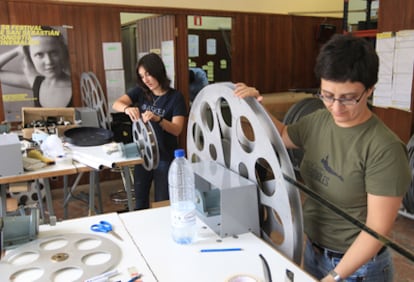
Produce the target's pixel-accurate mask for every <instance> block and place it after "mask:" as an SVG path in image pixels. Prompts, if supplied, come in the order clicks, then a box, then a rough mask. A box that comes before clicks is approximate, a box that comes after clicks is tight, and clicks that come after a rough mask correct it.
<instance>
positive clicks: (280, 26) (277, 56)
mask: <svg viewBox="0 0 414 282" xmlns="http://www.w3.org/2000/svg"><path fill="white" fill-rule="evenodd" d="M232 37H233V40H232V42H233V44H232V46H233V56H232V78H233V81H235V82H238V81H242V82H245V83H247V84H249V85H252V86H255V87H257V88H258V89H259V90H260V91H261V92H262V93H266V92H275V91H282V90H285V89H288V88H289V85H290V72H291V64H290V60H291V54H292V53H291V52H292V48H291V22H290V20H289V16H285V15H266V14H248V15H245V14H240V15H237V16H235V20H234V28H233V29H232Z"/></svg>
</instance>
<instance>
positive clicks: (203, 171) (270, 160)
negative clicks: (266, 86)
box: [187, 83, 303, 264]
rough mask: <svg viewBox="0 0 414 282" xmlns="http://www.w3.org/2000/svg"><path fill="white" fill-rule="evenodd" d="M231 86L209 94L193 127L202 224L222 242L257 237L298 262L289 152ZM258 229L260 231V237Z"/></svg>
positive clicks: (200, 99) (201, 99)
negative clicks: (242, 236)
mask: <svg viewBox="0 0 414 282" xmlns="http://www.w3.org/2000/svg"><path fill="white" fill-rule="evenodd" d="M233 92H234V85H233V84H232V83H216V84H211V85H208V86H206V87H205V88H203V90H201V91H200V93H199V94H198V95H197V97H196V99H195V100H194V102H193V104H192V106H191V111H190V115H189V119H188V127H187V157H188V158H189V160H190V161H191V162H192V163H193V169H194V173H195V180H196V183H195V186H196V188H197V192H196V194H197V203H196V206H197V211H198V215H199V217H200V219H201V220H202V221H203V222H205V223H206V224H207V225H209V227H211V228H212V229H213V230H214V231H215V232H216V233H217V234H218V235H220V236H233V235H237V234H241V233H245V232H253V233H255V234H256V235H258V236H259V237H262V238H263V239H264V240H266V241H267V242H268V243H269V244H270V245H272V246H273V247H275V248H276V249H278V250H279V251H281V252H282V253H283V254H285V255H286V256H287V257H289V258H290V259H291V260H293V261H295V262H296V263H298V264H300V262H301V257H302V245H303V222H302V206H301V199H300V194H299V191H298V189H297V188H296V187H294V186H293V184H291V183H289V182H287V181H285V180H284V175H288V176H290V177H291V178H293V179H294V178H295V173H294V169H293V167H292V164H291V161H290V159H289V155H288V152H287V150H286V148H285V146H284V144H283V142H282V139H281V138H280V135H279V133H278V131H277V130H276V128H275V126H274V124H273V122H272V120H271V118H270V117H269V116H268V114H267V112H266V110H265V109H264V108H263V107H262V105H261V104H260V103H259V102H257V101H256V100H255V99H254V98H253V97H248V98H245V99H241V98H238V97H236V96H235V95H234V93H233ZM257 230H258V231H257Z"/></svg>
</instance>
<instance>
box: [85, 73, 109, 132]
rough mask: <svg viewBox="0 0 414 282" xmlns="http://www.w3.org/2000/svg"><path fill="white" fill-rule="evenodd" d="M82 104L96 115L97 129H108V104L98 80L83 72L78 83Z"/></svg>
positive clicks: (92, 74)
mask: <svg viewBox="0 0 414 282" xmlns="http://www.w3.org/2000/svg"><path fill="white" fill-rule="evenodd" d="M80 88H81V96H82V104H83V105H84V106H85V107H87V108H90V109H94V110H96V111H97V113H98V123H99V127H101V128H105V129H110V115H109V111H108V104H107V102H106V99H105V95H104V92H103V90H102V87H101V84H100V83H99V80H98V78H97V77H96V76H95V74H94V73H93V72H84V73H82V75H81V81H80Z"/></svg>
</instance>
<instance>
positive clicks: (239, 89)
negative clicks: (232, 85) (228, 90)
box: [234, 82, 263, 102]
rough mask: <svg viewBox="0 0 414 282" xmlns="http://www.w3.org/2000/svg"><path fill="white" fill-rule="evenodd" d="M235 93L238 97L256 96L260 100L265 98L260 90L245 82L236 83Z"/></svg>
mask: <svg viewBox="0 0 414 282" xmlns="http://www.w3.org/2000/svg"><path fill="white" fill-rule="evenodd" d="M234 94H235V95H236V96H237V97H240V98H245V97H255V98H256V100H257V101H258V102H261V101H262V100H263V96H262V95H260V93H259V91H258V90H257V89H256V88H254V87H249V86H247V85H246V84H244V83H241V82H239V83H236V89H234Z"/></svg>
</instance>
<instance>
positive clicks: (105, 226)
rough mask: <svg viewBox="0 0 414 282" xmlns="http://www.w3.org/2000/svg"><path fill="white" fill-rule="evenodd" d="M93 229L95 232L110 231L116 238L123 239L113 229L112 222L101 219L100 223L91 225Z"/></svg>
mask: <svg viewBox="0 0 414 282" xmlns="http://www.w3.org/2000/svg"><path fill="white" fill-rule="evenodd" d="M91 230H92V231H94V232H104V233H110V234H112V235H113V236H115V237H116V238H118V239H119V240H121V241H123V240H122V237H121V236H119V235H118V234H117V233H116V232H115V231H114V230H113V229H112V224H110V223H109V222H108V221H105V220H101V221H99V223H97V224H93V225H91Z"/></svg>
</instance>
